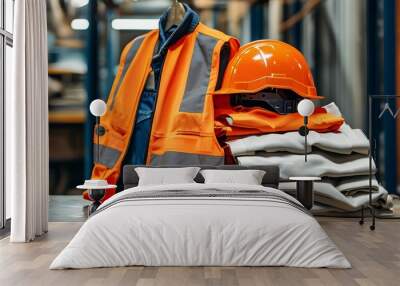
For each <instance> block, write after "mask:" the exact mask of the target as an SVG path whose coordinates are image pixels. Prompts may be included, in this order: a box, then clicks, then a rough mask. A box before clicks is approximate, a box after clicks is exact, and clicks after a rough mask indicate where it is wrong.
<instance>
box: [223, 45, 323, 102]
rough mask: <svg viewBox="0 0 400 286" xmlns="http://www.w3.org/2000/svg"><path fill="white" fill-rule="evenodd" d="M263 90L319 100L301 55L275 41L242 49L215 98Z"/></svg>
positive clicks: (235, 57) (245, 46)
mask: <svg viewBox="0 0 400 286" xmlns="http://www.w3.org/2000/svg"><path fill="white" fill-rule="evenodd" d="M266 88H279V89H289V90H292V91H294V92H295V93H296V94H298V95H299V96H301V97H306V98H310V99H320V98H322V97H320V96H318V95H317V90H316V88H315V85H314V80H313V77H312V74H311V71H310V69H309V67H308V64H307V61H306V59H305V58H304V56H303V54H302V53H301V52H300V51H298V50H297V49H296V48H294V47H293V46H291V45H289V44H286V43H284V42H281V41H277V40H260V41H255V42H251V43H248V44H246V45H244V46H242V47H241V48H240V49H239V51H238V52H237V54H236V55H235V56H234V57H233V58H232V60H231V61H230V62H229V65H228V67H227V69H226V72H225V77H224V80H223V83H222V87H221V89H220V90H218V91H216V92H215V93H216V94H237V93H256V92H259V91H261V90H264V89H266Z"/></svg>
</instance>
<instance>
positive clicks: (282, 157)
mask: <svg viewBox="0 0 400 286" xmlns="http://www.w3.org/2000/svg"><path fill="white" fill-rule="evenodd" d="M237 160H238V162H239V165H243V166H279V169H280V177H281V179H282V180H287V179H288V178H289V177H302V176H312V177H315V176H318V177H350V176H360V175H369V158H368V157H367V156H365V155H360V154H352V155H338V154H332V153H326V152H322V151H320V152H316V153H313V154H309V155H308V156H307V162H305V161H304V155H297V154H290V153H283V152H281V153H265V152H259V153H257V155H256V156H240V157H237ZM372 171H373V173H375V171H376V169H375V164H374V162H372Z"/></svg>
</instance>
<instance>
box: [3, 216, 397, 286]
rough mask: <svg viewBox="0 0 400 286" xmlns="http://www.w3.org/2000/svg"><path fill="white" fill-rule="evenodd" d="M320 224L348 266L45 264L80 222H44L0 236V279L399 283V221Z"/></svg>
mask: <svg viewBox="0 0 400 286" xmlns="http://www.w3.org/2000/svg"><path fill="white" fill-rule="evenodd" d="M319 221H320V223H321V225H322V226H323V228H324V229H325V230H326V231H327V233H328V234H329V235H330V237H331V238H332V239H333V240H334V241H335V242H336V244H337V245H338V247H339V248H340V249H341V250H342V251H343V252H344V254H345V255H346V256H347V258H348V259H349V260H350V262H351V263H352V265H353V269H350V270H340V269H302V268H287V267H126V268H112V269H111V268H110V269H104V268H103V269H89V270H63V271H60V270H57V271H55V270H53V271H50V270H48V267H49V264H50V263H51V261H52V260H53V259H54V257H55V256H56V255H57V254H58V253H59V252H60V251H61V250H62V248H63V247H64V246H65V245H66V244H67V243H68V241H69V240H70V239H71V238H72V237H73V235H74V234H75V233H76V232H77V230H78V229H79V227H80V226H81V225H82V223H80V222H68V223H50V231H49V233H48V234H47V235H46V236H44V237H43V238H40V239H38V240H37V241H35V242H33V243H30V244H10V243H9V242H8V238H6V239H3V240H1V241H0V285H1V286H9V285H10V286H17V285H24V286H25V285H27V286H34V285H40V286H42V285H57V286H61V285H68V286H75V285H79V286H81V285H82V286H83V285H85V286H86V285H107V286H108V285H137V286H139V285H140V286H153V285H167V286H179V285H226V286H235V285H243V286H253V285H254V286H261V285H274V286H275V285H290V286H292V285H329V286H331V285H346V286H351V285H366V286H367V285H382V286H391V285H396V286H398V285H400V221H399V220H379V221H378V224H377V229H376V231H375V232H371V231H370V230H369V229H368V225H364V226H359V225H358V223H357V221H356V220H354V219H335V218H320V219H319Z"/></svg>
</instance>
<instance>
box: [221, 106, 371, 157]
mask: <svg viewBox="0 0 400 286" xmlns="http://www.w3.org/2000/svg"><path fill="white" fill-rule="evenodd" d="M324 108H325V109H326V110H327V111H328V112H329V113H332V114H335V115H339V116H340V115H341V114H340V110H339V109H338V108H337V106H336V104H334V103H331V104H328V105H326V106H324ZM307 141H308V142H307V151H308V152H309V153H310V152H312V149H313V148H318V149H321V150H325V151H329V152H333V153H338V154H351V153H353V152H355V153H360V154H366V155H367V154H368V150H369V141H368V138H367V137H366V136H365V134H364V133H363V131H362V130H360V129H352V128H351V127H350V126H349V125H347V124H345V123H344V124H343V125H342V126H341V127H340V129H339V132H337V133H334V132H328V133H318V132H315V131H310V133H309V135H308V137H307ZM227 144H228V145H229V146H230V148H231V151H232V154H233V155H234V156H239V155H244V154H249V153H252V152H256V151H265V152H279V151H283V152H290V153H295V154H302V153H304V144H305V143H304V137H303V136H301V135H300V134H299V133H298V132H287V133H282V134H278V133H271V134H265V135H261V136H249V137H246V138H242V139H237V140H233V141H230V142H227Z"/></svg>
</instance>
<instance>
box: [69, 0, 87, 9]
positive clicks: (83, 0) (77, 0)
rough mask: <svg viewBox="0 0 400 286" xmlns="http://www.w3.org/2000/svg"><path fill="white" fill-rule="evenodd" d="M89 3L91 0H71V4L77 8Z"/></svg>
mask: <svg viewBox="0 0 400 286" xmlns="http://www.w3.org/2000/svg"><path fill="white" fill-rule="evenodd" d="M88 3H89V0H71V5H72V6H74V7H76V8H81V7H83V6H86V5H87V4H88Z"/></svg>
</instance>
